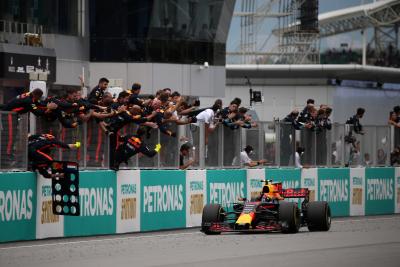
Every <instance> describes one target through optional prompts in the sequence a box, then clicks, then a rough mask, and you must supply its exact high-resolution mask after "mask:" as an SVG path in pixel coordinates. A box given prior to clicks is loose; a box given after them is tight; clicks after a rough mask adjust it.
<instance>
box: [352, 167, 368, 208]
mask: <svg viewBox="0 0 400 267" xmlns="http://www.w3.org/2000/svg"><path fill="white" fill-rule="evenodd" d="M364 195H365V168H351V169H350V216H363V215H364V214H365V197H364Z"/></svg>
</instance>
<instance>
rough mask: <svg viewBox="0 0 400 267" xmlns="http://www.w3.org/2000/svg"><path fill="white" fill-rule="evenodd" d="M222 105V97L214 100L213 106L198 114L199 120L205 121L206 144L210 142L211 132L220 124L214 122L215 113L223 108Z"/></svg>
mask: <svg viewBox="0 0 400 267" xmlns="http://www.w3.org/2000/svg"><path fill="white" fill-rule="evenodd" d="M221 107H222V100H221V99H217V100H215V102H214V105H213V106H212V107H211V108H208V109H206V110H204V111H202V112H201V113H199V114H198V115H197V116H196V119H197V121H203V122H204V126H205V144H206V145H207V144H208V136H209V134H210V133H212V132H213V131H214V130H215V128H216V126H217V125H218V122H217V123H214V116H215V113H216V112H217V111H218V110H219V109H221Z"/></svg>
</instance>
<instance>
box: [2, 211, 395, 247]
mask: <svg viewBox="0 0 400 267" xmlns="http://www.w3.org/2000/svg"><path fill="white" fill-rule="evenodd" d="M399 217H400V216H396V215H395V216H391V217H383V218H364V219H354V220H352V219H350V220H338V221H337V220H333V222H334V223H345V222H361V221H386V220H394V219H399ZM198 234H201V233H200V232H197V231H196V232H191V233H176V234H160V235H151V234H150V235H142V236H128V237H114V238H103V239H89V240H81V241H70V242H58V243H47V244H37V245H29V246H26V245H25V246H13V247H4V248H0V251H2V250H10V249H20V248H35V247H49V246H60V245H74V244H84V243H90V242H93V243H95V242H107V241H121V240H132V239H141V238H152V237H170V236H184V235H198ZM39 240H40V239H38V241H39Z"/></svg>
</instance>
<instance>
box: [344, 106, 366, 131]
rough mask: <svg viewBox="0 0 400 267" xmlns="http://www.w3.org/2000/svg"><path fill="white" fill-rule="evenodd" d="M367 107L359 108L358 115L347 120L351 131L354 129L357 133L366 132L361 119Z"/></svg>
mask: <svg viewBox="0 0 400 267" xmlns="http://www.w3.org/2000/svg"><path fill="white" fill-rule="evenodd" d="M364 113H365V109H364V108H358V109H357V113H356V115H354V116H353V117H351V118H350V119H348V120H347V121H346V124H350V125H351V126H350V131H352V130H353V131H354V132H355V133H356V134H361V135H363V134H364V131H363V127H362V125H361V123H360V119H362V117H363V116H364Z"/></svg>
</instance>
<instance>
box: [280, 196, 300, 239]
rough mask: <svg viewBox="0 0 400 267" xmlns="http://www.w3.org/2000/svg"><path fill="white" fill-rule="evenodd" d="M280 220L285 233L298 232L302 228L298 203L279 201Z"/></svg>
mask: <svg viewBox="0 0 400 267" xmlns="http://www.w3.org/2000/svg"><path fill="white" fill-rule="evenodd" d="M279 222H280V224H281V227H282V232H283V233H297V232H298V231H299V229H300V210H299V208H298V207H297V203H293V202H285V201H281V202H279Z"/></svg>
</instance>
